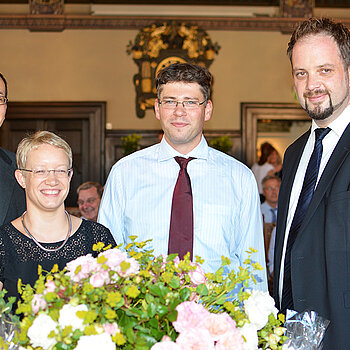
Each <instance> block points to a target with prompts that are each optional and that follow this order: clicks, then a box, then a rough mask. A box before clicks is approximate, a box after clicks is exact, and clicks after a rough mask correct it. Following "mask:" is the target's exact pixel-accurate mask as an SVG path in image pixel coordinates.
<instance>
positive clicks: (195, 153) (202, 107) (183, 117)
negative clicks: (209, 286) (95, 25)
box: [98, 63, 267, 291]
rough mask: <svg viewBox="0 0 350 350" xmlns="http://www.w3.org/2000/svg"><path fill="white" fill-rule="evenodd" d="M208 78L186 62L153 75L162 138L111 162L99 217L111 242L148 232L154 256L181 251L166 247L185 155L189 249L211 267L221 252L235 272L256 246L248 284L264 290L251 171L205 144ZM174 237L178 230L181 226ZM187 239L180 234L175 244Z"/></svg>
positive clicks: (259, 224) (141, 237)
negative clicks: (256, 264) (253, 282)
mask: <svg viewBox="0 0 350 350" xmlns="http://www.w3.org/2000/svg"><path fill="white" fill-rule="evenodd" d="M211 81H212V76H211V74H210V73H209V72H208V71H207V70H206V69H205V68H203V67H200V66H196V65H192V64H188V63H184V64H173V65H170V66H168V67H167V68H165V69H163V70H162V71H161V72H160V73H159V74H158V77H157V80H156V86H157V91H158V97H157V99H156V102H155V113H156V118H157V119H158V120H160V123H161V126H162V129H163V131H164V137H163V138H162V140H161V142H160V143H158V144H156V145H154V146H151V147H148V148H146V149H143V150H140V151H138V152H135V153H133V154H131V155H129V156H127V157H124V158H122V159H121V160H120V161H119V162H117V163H116V164H115V165H114V166H113V169H112V171H111V173H110V174H109V176H108V179H107V183H106V186H105V190H104V194H103V197H102V202H101V206H100V212H99V218H98V221H99V222H100V223H102V224H103V225H105V226H107V227H108V228H110V230H111V232H112V234H113V235H114V237H115V240H116V242H117V244H120V243H124V244H126V243H129V242H130V238H129V236H130V235H137V236H138V241H145V240H148V239H152V241H151V242H150V243H149V244H148V246H147V248H149V249H153V250H154V254H155V255H160V254H168V253H172V252H177V253H179V252H178V251H173V250H172V247H173V245H172V242H173V238H174V236H175V239H177V236H176V235H172V227H173V223H177V224H180V225H181V224H182V222H183V221H185V220H184V218H182V219H177V220H172V219H173V213H174V211H173V210H172V209H173V208H174V203H175V202H176V200H175V197H176V196H175V189H176V188H177V185H176V186H175V184H177V183H178V182H177V178H178V180H179V179H180V174H181V173H182V172H183V170H181V171H180V172H179V170H180V167H181V169H183V168H182V165H180V162H182V161H184V162H186V164H188V165H187V169H186V168H185V169H186V170H184V172H185V173H186V174H187V172H188V176H189V179H190V184H191V190H190V191H192V192H191V193H192V195H193V206H191V210H190V211H191V213H192V208H193V223H192V225H189V226H190V227H191V228H192V237H193V240H192V247H191V248H189V250H187V251H188V252H190V255H191V257H192V252H193V257H195V256H196V255H197V256H200V257H202V258H203V259H204V260H205V262H204V264H203V268H204V270H205V271H206V272H214V271H216V270H217V269H218V268H219V267H220V266H221V262H222V259H221V257H222V256H226V257H228V258H229V259H230V261H231V264H230V265H229V266H225V272H228V271H229V270H232V269H233V270H235V271H238V267H239V266H240V265H242V264H243V262H244V260H245V259H246V257H247V255H246V251H247V250H248V249H249V248H250V247H253V248H255V249H257V250H258V253H256V254H254V256H253V260H255V261H256V262H259V263H260V265H261V266H262V267H263V270H261V271H258V272H257V273H256V277H257V280H258V284H257V286H253V287H255V288H256V289H260V290H264V291H266V290H267V278H266V269H265V254H264V242H263V233H262V215H261V211H260V201H259V194H258V191H257V184H256V181H255V178H254V175H253V173H252V172H251V171H250V169H248V168H247V167H246V166H245V165H243V164H242V163H240V162H239V161H237V160H236V159H234V158H233V157H230V156H228V155H226V154H224V153H222V152H219V151H217V150H214V149H213V148H211V147H208V144H207V142H206V140H205V138H204V136H203V133H202V132H203V126H204V122H205V121H208V120H209V119H210V117H211V114H212V108H213V107H212V101H211V100H210V85H211ZM190 158H191V159H190ZM178 161H179V164H178ZM174 188H175V189H174ZM173 192H174V195H173ZM172 198H173V201H172ZM191 198H192V196H191ZM188 212H189V211H186V212H185V213H183V215H184V216H187V214H188ZM174 217H175V214H174ZM178 236H184V234H183V232H182V231H181V230H180V231H179V235H178ZM188 241H191V239H189V240H188ZM188 241H187V239H184V241H183V242H184V244H182V243H181V244H179V245H178V247H179V249H183V247H184V245H185V244H186V243H187V242H188ZM186 249H187V247H186ZM180 256H181V254H180ZM193 260H195V259H193Z"/></svg>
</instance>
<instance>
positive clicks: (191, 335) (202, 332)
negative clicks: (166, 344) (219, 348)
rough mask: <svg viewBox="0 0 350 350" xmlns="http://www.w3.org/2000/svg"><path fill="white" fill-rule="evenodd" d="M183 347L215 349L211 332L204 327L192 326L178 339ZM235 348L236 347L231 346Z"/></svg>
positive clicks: (177, 341) (188, 349) (188, 348)
mask: <svg viewBox="0 0 350 350" xmlns="http://www.w3.org/2000/svg"><path fill="white" fill-rule="evenodd" d="M176 344H179V345H180V346H181V347H182V349H184V350H185V349H186V350H214V349H215V347H214V341H213V340H212V338H211V336H210V334H209V332H208V331H207V330H206V329H202V328H190V329H188V330H186V331H184V332H181V333H180V335H179V336H178V337H177V339H176ZM231 349H234V348H231Z"/></svg>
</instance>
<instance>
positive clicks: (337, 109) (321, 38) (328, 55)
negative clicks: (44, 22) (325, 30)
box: [292, 34, 350, 127]
mask: <svg viewBox="0 0 350 350" xmlns="http://www.w3.org/2000/svg"><path fill="white" fill-rule="evenodd" d="M292 65H293V79H294V85H295V89H296V92H297V95H298V99H299V102H300V104H301V106H302V107H303V108H304V109H305V110H306V112H307V113H308V114H309V116H310V117H311V118H313V119H314V120H315V122H316V124H317V125H318V126H320V127H325V126H327V125H329V124H330V123H331V122H332V121H333V120H335V119H336V118H337V117H338V116H339V115H340V114H341V113H342V111H343V110H344V109H345V108H346V106H348V105H349V103H350V100H349V76H350V73H349V70H348V69H346V68H345V67H344V61H343V59H342V58H341V56H340V52H339V49H338V47H337V44H336V42H335V41H334V39H333V38H331V37H330V36H327V35H323V34H317V35H310V36H307V37H305V38H303V39H301V40H299V41H298V42H297V43H296V44H295V46H294V49H293V54H292Z"/></svg>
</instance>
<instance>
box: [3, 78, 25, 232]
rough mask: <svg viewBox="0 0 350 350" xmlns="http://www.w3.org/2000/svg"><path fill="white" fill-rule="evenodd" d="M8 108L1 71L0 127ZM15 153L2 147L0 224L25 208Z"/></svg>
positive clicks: (11, 218)
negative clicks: (16, 176) (16, 171)
mask: <svg viewBox="0 0 350 350" xmlns="http://www.w3.org/2000/svg"><path fill="white" fill-rule="evenodd" d="M6 109H7V82H6V79H5V77H4V76H3V75H2V74H1V73H0V127H1V125H2V123H3V122H4V120H5V114H6ZM16 168H17V167H16V157H15V154H14V153H12V152H9V151H6V150H4V149H2V148H0V226H1V225H2V224H6V223H8V222H10V221H12V220H13V219H15V218H17V217H19V216H20V215H21V214H22V213H23V212H24V210H25V196H24V191H23V189H22V188H21V187H20V186H19V185H18V183H17V181H16V179H15V175H14V174H15V170H16Z"/></svg>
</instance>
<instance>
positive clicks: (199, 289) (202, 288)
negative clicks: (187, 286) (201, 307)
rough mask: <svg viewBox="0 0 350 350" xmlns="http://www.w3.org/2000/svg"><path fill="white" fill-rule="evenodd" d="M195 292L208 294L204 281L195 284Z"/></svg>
mask: <svg viewBox="0 0 350 350" xmlns="http://www.w3.org/2000/svg"><path fill="white" fill-rule="evenodd" d="M196 292H197V293H198V294H200V295H208V294H209V290H208V288H207V286H206V285H205V284H204V283H203V284H200V285H199V286H197V288H196Z"/></svg>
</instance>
